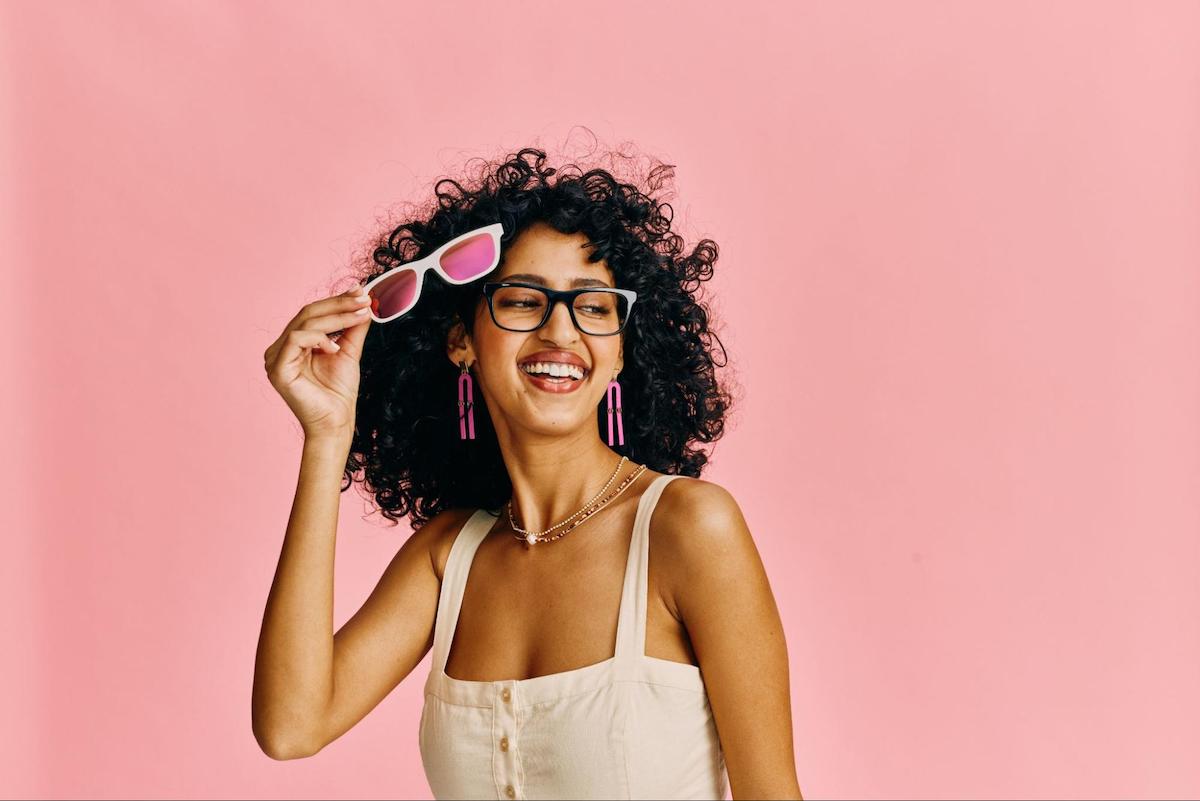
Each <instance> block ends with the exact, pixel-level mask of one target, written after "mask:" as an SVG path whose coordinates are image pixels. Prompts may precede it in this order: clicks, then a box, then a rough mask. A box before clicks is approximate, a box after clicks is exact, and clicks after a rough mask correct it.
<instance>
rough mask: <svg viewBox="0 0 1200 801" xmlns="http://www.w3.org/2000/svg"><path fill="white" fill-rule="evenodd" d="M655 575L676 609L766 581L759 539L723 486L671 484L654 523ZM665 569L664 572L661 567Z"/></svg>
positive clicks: (682, 480)
mask: <svg viewBox="0 0 1200 801" xmlns="http://www.w3.org/2000/svg"><path fill="white" fill-rule="evenodd" d="M651 542H652V544H653V549H654V551H655V553H656V555H660V556H661V557H662V558H661V559H658V560H656V561H657V565H656V568H655V569H656V571H659V572H660V574H661V575H663V578H664V579H665V580H664V581H663V590H664V595H665V596H667V595H669V597H666V598H664V600H667V601H668V604H669V606H670V607H671V608H673V609H682V608H684V607H686V606H687V605H688V603H687V602H688V599H687V598H686V596H687V594H689V593H692V594H695V595H697V596H701V597H702V596H704V595H706V594H707V595H708V596H709V597H713V596H712V594H713V593H714V592H715V591H717V590H722V589H727V588H728V587H729V586H730V585H731V584H733V583H736V584H739V585H742V584H745V583H746V582H748V581H753V580H757V579H758V578H759V577H760V576H761V575H762V570H763V567H762V561H761V559H760V558H759V554H758V548H757V547H756V546H755V544H754V538H753V536H752V535H751V533H750V529H749V527H748V526H747V524H746V520H745V517H744V516H743V515H742V510H741V507H740V506H739V505H738V503H737V500H736V499H735V498H734V497H733V495H732V494H731V493H730V492H729V491H728V490H727V489H725V488H724V487H722V486H721V485H720V484H716V483H714V482H711V481H705V480H704V479H699V478H691V477H689V476H684V477H681V478H677V479H675V480H673V481H670V482H668V483H667V485H666V486H665V487H664V488H663V491H662V495H661V496H660V497H659V499H658V505H657V506H656V507H655V509H654V514H653V516H652V518H651ZM659 566H661V568H660V567H659Z"/></svg>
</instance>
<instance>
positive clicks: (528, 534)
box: [508, 457, 646, 545]
mask: <svg viewBox="0 0 1200 801" xmlns="http://www.w3.org/2000/svg"><path fill="white" fill-rule="evenodd" d="M624 462H625V458H624V457H622V459H621V464H618V465H617V472H620V469H621V465H622V464H624ZM644 472H646V465H644V464H643V465H639V466H638V468H637V469H636V470H634V471H633V472H632V473H630V474H629V476H627V477H626V479H625V480H624V481H622V482H621V485H620V486H619V487H617V491H616V492H614V493H613V494H612V495H610V496H609V497H607V498H605V499H604V500H603V501H601V502H600V503H598V504H595V505H594V506H589V505H590V504H592V502H593V501H595V498H593V499H592V500H591V501H588V503H587V504H585V505H584V508H583V509H580V510H579V511H578V512H575V514H573V515H571V516H570V517H568V518H567V519H566V520H564V521H562V523H559V524H557V525H555V526H552V527H550V528H548V529H546V530H545V531H525V530H524V529H522V528H520V527H519V526H517V524H516V521H515V520H513V515H512V501H511V500H510V501H509V502H508V523H509V525H510V526H511V527H512V529H513V531H514V532H519V533H514V534H513V537H514V538H515V539H518V540H525V542H526V544H528V545H534V544H536V543H538V542H553V541H554V540H556V539H559V538H560V537H563V536H565V535H566V534H567V532H569V531H571V530H572V529H574V528H575V527H576V526H578V525H580V524H581V523H583V522H584V521H585V520H587V519H588V518H589V517H591V516H592V515H594V514H595V513H596V512H598V511H600V510H601V509H603V508H604V506H605V505H606V504H608V503H609V502H610V501H612V500H613V499H614V498H616V497H617V496H619V495H620V494H621V493H622V492H624V491H625V490H626V489H628V488H629V486H630V485H631V484H632V483H633V482H634V480H636V479H637V477H638V476H640V475H641V474H642V473H644ZM616 476H617V473H613V478H610V479H609V480H608V484H606V485H605V487H604V489H605V490H606V489H608V487H609V486H611V485H612V482H613V479H614V478H616ZM600 492H601V493H603V492H604V490H601V491H600ZM597 497H599V496H597ZM580 514H582V517H578V519H576V517H577V516H578V515H580ZM572 520H574V522H571V521H572ZM566 523H571V525H569V526H567V528H565V529H563V530H562V531H560V532H559V533H558V534H555V535H554V536H553V537H543V535H544V534H548V533H549V532H551V531H553V530H554V529H556V528H558V527H559V526H562V525H564V524H566Z"/></svg>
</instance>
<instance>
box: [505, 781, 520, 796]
mask: <svg viewBox="0 0 1200 801" xmlns="http://www.w3.org/2000/svg"><path fill="white" fill-rule="evenodd" d="M504 794H505V795H506V796H508V797H509V798H516V797H517V791H516V790H514V789H513V786H512V785H511V784H510V785H508V786H507V787H505V788H504Z"/></svg>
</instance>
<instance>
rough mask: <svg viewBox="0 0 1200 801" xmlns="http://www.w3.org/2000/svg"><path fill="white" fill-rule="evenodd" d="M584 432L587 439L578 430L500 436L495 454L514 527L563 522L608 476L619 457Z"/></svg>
mask: <svg viewBox="0 0 1200 801" xmlns="http://www.w3.org/2000/svg"><path fill="white" fill-rule="evenodd" d="M587 434H588V435H590V436H585V435H584V434H583V433H582V432H581V433H580V434H579V435H578V436H575V435H564V436H556V437H553V438H550V439H522V438H501V440H500V452H501V454H502V455H503V458H504V464H505V467H506V468H507V469H508V475H509V479H510V480H511V481H512V486H513V498H512V509H513V516H514V517H515V518H516V522H517V525H518V526H520V527H521V528H523V529H525V530H527V531H544V530H546V529H548V528H550V527H551V526H553V525H556V524H558V523H560V522H562V521H563V520H564V519H566V518H567V517H570V516H571V515H574V514H575V513H576V512H579V511H580V510H581V509H583V508H584V505H585V504H587V502H588V501H590V500H592V498H593V497H594V496H595V495H596V493H598V492H600V490H601V489H603V488H604V485H605V483H606V482H608V480H609V479H610V478H612V476H613V471H614V470H616V469H617V465H618V464H620V462H621V456H620V454H618V453H616V452H615V451H613V449H612V448H610V447H609V446H608V445H606V444H605V443H604V442H603V441H602V440H601V439H600V436H599V432H597V431H588V432H587ZM505 439H507V440H508V441H507V442H506V441H505ZM629 467H630V466H629V464H628V463H627V464H626V465H625V469H624V470H622V471H621V472H622V474H621V475H618V476H617V477H616V478H615V479H613V482H612V484H611V485H610V486H609V488H608V493H611V492H613V491H614V490H615V489H616V488H617V486H619V485H620V482H621V480H622V479H623V478H624V477H625V474H627V473H628V470H629ZM608 493H605V494H606V495H607V494H608ZM599 500H601V499H600V498H598V499H597V501H599Z"/></svg>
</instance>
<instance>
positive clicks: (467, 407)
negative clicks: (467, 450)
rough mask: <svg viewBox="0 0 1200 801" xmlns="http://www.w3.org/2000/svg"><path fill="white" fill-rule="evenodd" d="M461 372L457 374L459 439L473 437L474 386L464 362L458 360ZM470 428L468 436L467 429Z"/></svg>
mask: <svg viewBox="0 0 1200 801" xmlns="http://www.w3.org/2000/svg"><path fill="white" fill-rule="evenodd" d="M459 365H460V366H461V367H462V372H460V373H459V374H458V436H459V439H475V386H474V380H473V379H472V378H471V373H470V371H469V370H468V369H467V363H466V362H460V363H459ZM464 389H465V396H466V397H465V398H464ZM468 429H469V430H470V436H469V437H468V436H467V431H468Z"/></svg>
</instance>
